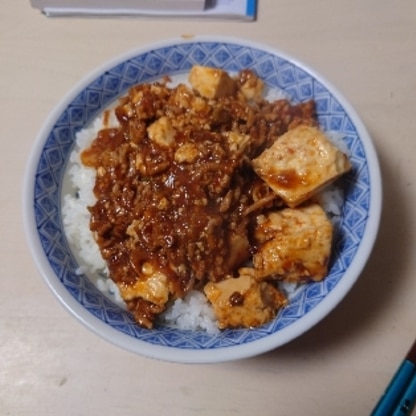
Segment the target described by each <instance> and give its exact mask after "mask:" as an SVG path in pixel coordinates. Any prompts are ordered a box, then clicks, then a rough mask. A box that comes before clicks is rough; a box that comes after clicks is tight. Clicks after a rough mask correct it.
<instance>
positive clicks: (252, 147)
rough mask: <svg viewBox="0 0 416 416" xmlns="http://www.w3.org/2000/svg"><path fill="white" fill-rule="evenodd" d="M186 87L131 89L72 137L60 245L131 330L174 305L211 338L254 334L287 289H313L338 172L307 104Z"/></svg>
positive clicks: (341, 165)
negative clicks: (217, 333)
mask: <svg viewBox="0 0 416 416" xmlns="http://www.w3.org/2000/svg"><path fill="white" fill-rule="evenodd" d="M189 83H190V85H186V84H184V83H180V84H179V85H176V86H169V78H166V79H164V80H162V81H161V82H157V83H152V84H149V83H144V84H139V85H136V86H134V87H132V88H131V89H130V90H129V92H128V94H127V95H126V96H124V97H122V98H120V100H119V101H118V103H117V105H116V106H115V107H114V108H112V109H111V110H106V111H105V112H104V114H103V115H102V117H101V118H100V119H98V120H97V121H96V123H95V126H94V129H95V130H96V132H94V134H93V135H92V136H91V135H90V134H89V133H90V131H89V130H88V131H83V132H81V133H80V134H79V135H78V140H77V143H78V146H79V147H78V148H77V149H75V150H74V152H73V155H72V156H71V160H72V162H73V165H72V166H71V168H70V170H69V173H70V175H71V177H72V179H73V185H74V187H75V188H76V193H75V194H74V195H66V196H65V198H64V206H63V213H64V223H65V229H66V233H67V236H68V239H69V241H70V242H71V243H72V244H75V245H77V244H78V245H79V247H80V249H81V250H80V251H81V254H82V255H83V256H84V259H85V261H86V263H90V265H91V266H92V268H93V269H94V270H101V271H102V272H103V273H105V274H107V273H108V277H109V279H107V278H106V277H104V278H103V280H101V281H100V282H101V283H100V284H101V285H103V288H104V287H106V288H109V290H111V291H114V293H115V294H116V295H120V299H121V300H122V301H123V302H124V303H125V304H126V306H127V308H128V309H129V310H130V311H131V312H132V313H133V314H134V317H135V319H136V321H137V323H138V324H139V325H140V326H142V327H145V328H152V327H153V325H154V323H155V321H156V320H157V319H165V320H166V321H169V320H170V319H171V317H172V314H170V312H171V311H172V310H173V309H175V308H176V309H177V307H178V304H179V305H182V306H183V301H182V299H186V305H185V306H187V305H188V304H189V305H191V303H192V302H194V303H195V302H196V303H198V304H202V305H203V308H204V312H203V313H202V315H204V319H205V315H210V314H211V318H212V313H213V318H214V319H215V321H216V323H217V326H218V327H219V328H220V329H225V328H235V327H248V328H250V327H257V326H259V325H262V324H264V323H266V322H268V321H270V320H271V319H273V318H274V317H275V316H276V314H277V313H278V311H279V310H280V309H281V308H282V307H285V306H286V305H287V303H288V296H287V290H288V289H287V288H288V287H290V286H287V283H289V284H303V283H306V282H308V281H319V280H322V279H324V278H325V276H326V273H327V268H328V261H329V257H330V254H331V242H332V232H333V219H332V218H331V215H333V214H336V212H337V211H336V210H335V211H333V210H332V208H328V205H326V204H325V203H324V202H323V201H326V199H325V197H324V194H322V189H323V187H324V186H328V185H329V184H331V183H333V182H334V181H335V180H336V179H337V178H338V177H339V176H341V175H342V174H344V173H345V172H347V171H349V169H350V167H351V165H350V162H349V161H348V158H347V157H346V155H345V154H344V153H343V152H342V151H341V150H339V149H338V148H337V147H336V146H335V145H334V144H333V143H332V142H331V140H330V137H328V136H327V135H325V134H324V133H323V132H322V131H321V130H320V129H319V123H318V120H317V117H316V114H315V106H314V102H313V101H307V102H304V103H300V104H291V103H290V102H289V101H288V100H286V99H283V98H279V99H276V100H267V99H265V98H264V85H263V82H262V80H261V79H259V78H258V77H257V76H256V75H255V74H254V72H252V71H250V70H242V71H240V72H239V73H238V74H237V75H236V76H231V75H229V74H228V73H227V72H225V71H223V70H220V69H217V68H209V67H201V66H195V67H193V68H192V70H191V72H190V75H189ZM83 141H84V142H83ZM85 178H88V179H87V180H85ZM335 191H338V190H337V189H336V188H335ZM324 192H325V191H324ZM330 192H331V193H333V192H334V189H331V190H330ZM327 195H328V194H327ZM338 208H339V207H338ZM79 210H81V216H82V218H84V220H85V219H87V223H86V224H85V223H82V221H80V220H78V219H74V213H78V212H79ZM331 210H332V211H331ZM329 211H331V212H332V214H331V215H328V214H329ZM80 228H81V229H80ZM80 271H82V270H80ZM113 283H115V285H114V284H113ZM205 296H206V297H205ZM195 299H196V300H195ZM207 300H208V301H207ZM172 305H173V306H172ZM191 308H192V307H191ZM185 309H186V308H185ZM173 316H175V313H173ZM176 318H177V317H176ZM176 318H174V320H176ZM198 325H199V326H204V325H205V328H212V326H210V325H209V324H206V323H205V324H203V325H201V324H200V323H199V324H198Z"/></svg>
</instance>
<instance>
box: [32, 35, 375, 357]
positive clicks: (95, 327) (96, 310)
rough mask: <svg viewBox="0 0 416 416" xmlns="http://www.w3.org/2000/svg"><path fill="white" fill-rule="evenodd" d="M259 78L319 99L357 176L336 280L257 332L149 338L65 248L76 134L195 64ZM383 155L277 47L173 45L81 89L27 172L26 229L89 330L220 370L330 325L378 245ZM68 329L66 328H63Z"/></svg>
mask: <svg viewBox="0 0 416 416" xmlns="http://www.w3.org/2000/svg"><path fill="white" fill-rule="evenodd" d="M195 64H200V65H207V66H215V67H220V68H223V69H225V70H227V71H232V72H234V71H238V70H241V69H244V68H250V69H253V70H254V71H255V72H256V73H257V74H258V75H259V76H260V77H261V78H262V79H263V80H264V81H265V83H266V85H267V86H268V87H269V88H272V89H278V90H280V91H282V92H283V93H284V94H285V95H286V96H287V97H288V98H290V99H291V100H292V101H293V102H301V101H305V100H309V99H314V100H315V101H316V105H317V112H318V117H319V122H320V125H321V128H322V129H323V130H327V131H332V132H337V133H339V135H340V136H341V137H342V140H343V142H344V144H345V146H346V147H347V148H348V151H349V153H350V160H351V163H352V166H353V168H352V170H351V172H350V173H348V174H347V175H346V176H345V177H343V179H342V181H341V185H342V187H343V188H344V190H345V195H344V203H343V207H342V215H341V218H340V221H339V224H338V226H337V231H336V234H335V238H334V244H333V256H332V262H331V265H330V269H329V274H328V276H327V278H326V279H325V280H323V281H322V282H319V283H311V284H306V285H303V286H302V287H301V288H299V289H298V290H296V291H295V292H294V294H293V296H292V298H291V299H290V303H289V305H288V306H287V307H285V308H284V309H282V310H281V312H280V313H279V314H278V316H277V317H276V318H275V319H274V320H273V321H271V322H269V323H268V324H266V325H264V326H262V327H260V328H256V329H235V330H225V331H223V332H221V333H220V334H215V335H210V334H207V333H206V332H203V331H185V330H178V329H175V328H171V327H167V326H157V327H155V328H154V329H152V330H146V329H143V328H140V327H139V326H137V325H136V324H135V322H134V320H133V318H132V316H131V314H130V313H129V312H127V311H126V310H125V309H123V308H122V307H120V306H119V305H117V304H116V303H115V302H114V301H112V300H111V299H109V298H108V297H107V296H106V295H105V294H103V293H102V292H101V291H100V290H99V289H98V288H97V287H96V286H95V285H94V284H93V279H91V276H88V275H86V274H79V267H80V264H79V262H78V260H77V258H78V257H77V253H74V250H73V249H71V247H70V245H69V244H68V241H67V239H66V236H65V233H64V230H63V224H62V214H61V203H62V193H63V191H62V188H63V183H64V182H65V175H66V169H67V165H68V163H69V161H68V159H69V155H70V153H71V150H72V149H73V146H74V138H75V134H76V133H77V132H78V131H79V130H81V129H82V128H83V127H85V126H87V125H88V124H89V123H90V122H91V121H92V120H93V119H94V118H95V117H96V116H97V115H98V114H99V113H100V112H101V111H102V109H103V108H105V107H107V106H108V105H109V104H110V103H111V102H113V101H114V100H115V99H116V98H117V97H119V96H120V95H123V94H124V93H125V92H126V91H127V90H128V89H129V88H130V87H131V86H133V85H134V84H137V83H143V82H150V81H154V80H157V79H160V78H161V77H162V76H164V75H175V76H176V75H180V74H186V73H187V72H188V71H189V69H190V68H191V67H192V66H193V65H195ZM381 192H382V191H381V178H380V170H379V164H378V160H377V155H376V152H375V149H374V146H373V143H372V141H371V138H370V137H369V135H368V133H367V131H366V129H365V127H364V125H363V123H362V122H361V120H360V118H359V116H358V115H357V113H356V112H355V111H354V109H353V108H352V106H351V105H350V104H349V103H348V101H347V100H346V99H345V98H344V96H343V95H342V94H341V93H340V92H339V91H338V90H337V89H336V88H335V87H334V86H332V85H331V84H330V83H329V82H328V81H327V80H325V79H324V78H323V77H322V76H321V75H319V74H318V73H317V72H315V71H314V70H312V69H311V68H309V67H308V66H307V65H305V64H303V63H301V62H300V61H298V60H297V59H294V58H293V57H291V56H288V55H286V54H284V53H282V52H280V51H278V50H275V49H271V48H270V47H267V46H264V45H259V44H256V43H251V42H247V41H241V40H237V39H231V38H222V37H200V38H193V39H174V40H171V41H166V42H161V43H158V44H153V45H150V46H148V47H145V48H141V49H138V50H133V51H131V52H129V53H127V54H125V55H123V56H120V57H117V58H115V59H114V60H112V61H110V62H108V63H106V64H105V65H103V66H102V67H100V68H98V69H97V70H96V71H94V72H93V73H92V74H90V75H89V76H87V77H86V78H85V79H83V80H82V81H81V82H80V83H78V85H76V86H75V87H74V88H73V89H72V90H71V91H70V92H69V94H68V95H67V96H66V97H65V98H63V100H62V101H61V102H60V103H59V104H58V105H57V106H56V108H55V109H54V110H53V112H52V114H51V115H50V117H49V118H48V120H47V121H46V123H45V124H44V126H43V128H42V129H41V131H40V133H39V135H38V137H37V139H36V142H35V145H34V148H33V151H32V153H31V157H30V160H29V165H28V169H27V172H26V178H25V186H24V221H25V227H26V233H27V237H28V242H29V247H30V250H31V252H32V254H33V258H34V260H35V262H36V265H37V267H38V269H39V271H40V273H41V274H42V276H43V278H44V279H45V281H46V282H47V284H48V286H49V287H50V289H51V290H52V292H53V293H54V295H55V296H56V297H57V299H59V301H60V302H61V303H62V304H63V305H64V306H65V307H66V308H67V309H68V310H69V311H70V312H71V313H72V315H73V316H75V317H76V318H77V319H78V320H79V321H80V322H82V323H83V324H84V325H86V326H87V327H88V328H89V329H91V330H92V331H94V332H95V333H96V334H98V335H99V336H101V337H102V338H104V339H106V340H107V341H109V342H112V343H113V344H116V345H118V346H120V347H122V348H124V349H126V350H129V351H132V352H134V353H138V354H141V355H144V356H147V357H152V358H155V359H161V360H167V361H173V362H182V363H213V362H222V361H229V360H236V359H241V358H246V357H252V356H255V355H258V354H261V353H264V352H266V351H270V350H272V349H274V348H277V347H279V346H281V345H283V344H285V343H287V342H289V341H291V340H293V339H294V338H296V337H298V336H300V335H301V334H302V333H304V332H305V331H307V330H309V329H310V328H311V327H313V326H314V325H315V324H316V323H317V322H319V321H320V320H322V319H323V318H324V317H325V316H326V315H327V314H328V313H329V312H330V311H331V310H332V309H333V308H334V307H335V306H336V305H337V304H338V303H339V302H340V301H341V300H342V299H343V298H344V297H345V295H346V294H347V293H348V291H349V290H350V289H351V287H352V286H353V284H354V283H355V282H356V280H357V278H358V277H359V275H360V273H361V271H362V269H363V267H364V265H365V264H366V262H367V260H368V257H369V255H370V253H371V251H372V248H373V244H374V242H375V239H376V235H377V230H378V226H379V220H380V212H381ZM62 325H65V322H62Z"/></svg>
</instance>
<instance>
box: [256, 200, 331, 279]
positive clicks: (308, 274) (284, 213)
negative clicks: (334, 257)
mask: <svg viewBox="0 0 416 416" xmlns="http://www.w3.org/2000/svg"><path fill="white" fill-rule="evenodd" d="M332 235H333V226H332V223H331V221H330V220H329V219H328V218H327V216H326V214H325V212H324V210H323V209H322V208H321V206H320V205H318V204H311V205H307V206H302V207H298V208H284V209H282V210H281V211H276V212H271V213H269V214H268V215H267V216H264V215H263V216H260V217H259V219H258V224H257V226H256V229H255V238H256V241H258V242H259V245H260V246H259V249H258V251H257V252H256V253H255V254H254V256H253V264H254V269H255V270H256V273H257V275H256V276H257V278H258V279H260V280H261V279H268V278H275V279H277V280H284V281H287V282H292V283H303V282H306V281H311V280H312V281H320V280H322V279H323V278H324V277H325V276H326V275H327V273H328V262H329V258H330V254H331V245H332Z"/></svg>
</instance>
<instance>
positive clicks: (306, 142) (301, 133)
mask: <svg viewBox="0 0 416 416" xmlns="http://www.w3.org/2000/svg"><path fill="white" fill-rule="evenodd" d="M252 166H253V169H254V170H255V172H256V173H257V175H259V176H260V178H262V179H263V180H264V181H265V182H266V183H267V184H268V185H269V186H270V188H271V189H272V190H273V191H274V192H275V193H276V194H277V195H278V196H279V197H280V198H282V200H283V201H284V202H285V203H286V204H287V205H288V206H289V207H295V206H297V205H299V204H301V203H302V202H304V201H306V200H307V199H309V198H310V197H311V196H312V195H314V194H315V193H317V192H318V191H320V190H321V189H322V188H323V187H325V186H326V185H327V184H329V183H330V182H332V181H334V180H335V179H337V178H338V177H339V176H341V175H342V174H344V173H346V172H347V171H349V170H350V169H351V164H350V162H349V160H348V158H347V156H346V155H345V154H344V153H342V152H341V151H340V150H339V149H338V148H337V147H336V146H335V145H333V144H332V143H331V142H330V140H329V139H328V138H327V137H326V136H325V135H324V133H322V132H321V131H320V130H319V129H317V128H316V127H310V126H304V125H300V126H298V127H296V128H294V129H292V130H289V131H288V132H287V133H285V134H284V135H282V136H280V137H278V138H277V139H276V141H275V143H274V144H273V145H272V146H271V147H270V148H268V149H266V150H265V151H264V152H263V153H261V154H260V156H258V157H257V158H256V159H253V161H252Z"/></svg>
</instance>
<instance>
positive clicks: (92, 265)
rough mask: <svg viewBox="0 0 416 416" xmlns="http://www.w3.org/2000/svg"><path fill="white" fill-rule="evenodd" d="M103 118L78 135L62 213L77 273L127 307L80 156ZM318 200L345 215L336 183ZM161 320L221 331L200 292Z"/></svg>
mask: <svg viewBox="0 0 416 416" xmlns="http://www.w3.org/2000/svg"><path fill="white" fill-rule="evenodd" d="M173 81H174V82H173V84H176V83H178V82H181V78H178V79H175V80H173ZM267 96H268V98H270V99H277V98H283V95H282V94H281V93H279V92H277V93H276V92H275V93H273V92H270V91H269V92H268V94H267ZM103 117H104V115H102V116H100V117H97V118H96V119H95V120H94V122H93V123H92V124H91V125H90V126H89V127H87V128H85V129H83V130H81V131H80V132H79V133H77V135H76V144H75V148H74V150H73V151H72V153H71V155H70V163H69V167H68V169H67V176H68V178H69V180H70V184H69V187H70V188H71V189H72V191H71V192H69V193H66V194H64V196H63V203H62V216H63V224H64V229H65V233H66V236H67V238H68V241H69V243H70V245H71V247H72V248H73V250H74V252H75V253H77V254H78V260H79V263H80V264H81V266H80V267H79V268H78V270H77V273H79V274H84V273H85V274H86V275H87V276H88V277H89V278H90V279H91V280H92V281H93V282H94V283H95V285H96V286H97V288H98V289H99V290H100V291H101V292H102V293H103V294H105V295H106V296H107V297H109V298H110V299H112V300H113V301H114V302H116V303H118V304H119V305H120V306H121V307H123V308H125V304H124V302H123V300H122V298H121V296H120V293H119V290H118V287H117V286H116V284H115V283H114V282H113V281H112V280H111V279H110V278H108V269H107V266H106V264H105V262H104V260H103V258H102V257H101V254H100V252H99V249H98V245H97V244H96V242H95V240H94V237H93V235H92V233H91V231H90V228H89V222H90V213H89V211H88V209H87V208H88V206H91V205H94V204H95V200H96V199H95V196H94V194H93V187H94V183H95V170H94V169H93V168H88V167H85V166H84V165H83V164H82V163H81V159H80V154H81V152H82V150H83V149H85V148H87V147H89V145H90V144H91V143H92V141H93V140H94V139H95V137H96V136H97V133H98V131H99V130H100V129H101V128H103V125H104V124H103V123H104V120H103ZM114 126H117V120H116V117H115V115H114V112H111V115H110V118H109V119H108V124H106V127H114ZM328 136H329V138H330V139H331V141H333V143H334V144H335V145H337V146H338V147H339V148H340V150H342V151H344V152H345V153H347V152H348V149H346V148H345V144H344V142H343V140H342V137H341V136H340V134H339V133H334V134H332V133H330V134H328ZM347 154H348V153H347ZM318 199H319V202H320V203H321V205H322V206H323V207H324V209H325V210H326V212H327V213H328V214H329V216H330V217H331V218H332V220H333V221H334V223H336V222H337V218H339V216H340V215H341V207H342V204H343V194H342V193H341V190H340V189H339V188H337V187H335V186H332V187H330V188H329V189H327V190H325V191H324V192H321V193H320V194H319V196H318ZM298 287H299V286H298V285H296V284H290V283H283V284H282V285H281V289H282V290H283V291H284V292H285V293H286V295H287V296H288V298H289V300H290V298H291V297H292V296H294V295H295V293H296V291H297V289H298ZM160 322H162V323H165V324H167V325H169V326H173V327H177V328H180V329H188V330H197V329H200V330H204V331H206V332H207V333H210V334H215V333H218V332H219V329H218V327H217V325H216V320H215V315H214V312H213V308H212V306H211V305H210V303H209V302H208V301H207V299H206V297H205V295H204V294H203V293H201V292H198V291H192V292H190V293H189V294H188V295H187V296H186V297H185V298H184V299H177V300H176V301H175V302H174V303H173V304H172V305H171V306H170V307H169V308H168V310H167V311H166V312H164V313H163V314H162V315H161V316H160Z"/></svg>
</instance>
